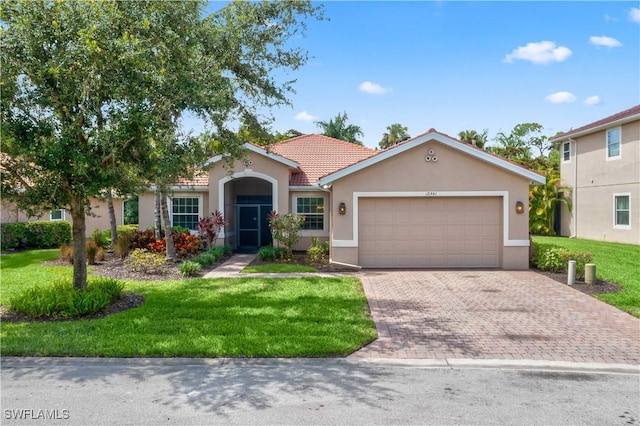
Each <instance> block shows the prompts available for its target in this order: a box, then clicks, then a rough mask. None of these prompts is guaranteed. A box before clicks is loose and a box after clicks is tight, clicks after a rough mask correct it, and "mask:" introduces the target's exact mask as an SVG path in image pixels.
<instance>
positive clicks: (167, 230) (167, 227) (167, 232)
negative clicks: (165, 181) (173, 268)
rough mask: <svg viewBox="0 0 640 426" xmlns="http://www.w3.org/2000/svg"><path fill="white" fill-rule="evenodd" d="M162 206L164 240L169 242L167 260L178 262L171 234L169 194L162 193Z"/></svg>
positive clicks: (163, 191)
mask: <svg viewBox="0 0 640 426" xmlns="http://www.w3.org/2000/svg"><path fill="white" fill-rule="evenodd" d="M160 206H161V210H162V223H163V226H164V238H165V240H166V241H167V260H170V261H172V262H175V261H176V248H175V246H174V245H173V234H172V232H171V220H170V219H169V207H168V206H167V192H166V191H165V190H162V191H160Z"/></svg>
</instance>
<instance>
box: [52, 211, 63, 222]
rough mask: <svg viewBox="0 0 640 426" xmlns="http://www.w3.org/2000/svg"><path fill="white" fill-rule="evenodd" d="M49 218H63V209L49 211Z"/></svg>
mask: <svg viewBox="0 0 640 426" xmlns="http://www.w3.org/2000/svg"><path fill="white" fill-rule="evenodd" d="M49 219H51V220H63V219H64V210H62V209H60V210H51V212H50V213H49Z"/></svg>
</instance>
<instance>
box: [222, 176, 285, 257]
mask: <svg viewBox="0 0 640 426" xmlns="http://www.w3.org/2000/svg"><path fill="white" fill-rule="evenodd" d="M273 187H274V183H272V182H269V181H268V180H265V179H263V178H261V177H255V176H243V177H234V178H233V179H230V180H228V181H227V182H225V183H223V194H224V195H223V196H224V214H225V218H226V220H227V221H228V222H229V224H228V225H227V227H226V229H227V233H226V238H225V239H226V243H227V244H230V245H231V246H232V247H233V248H234V249H235V250H236V251H241V252H256V251H257V250H258V249H259V248H260V247H262V246H266V245H269V244H271V242H272V241H271V232H270V231H269V222H268V220H267V216H268V215H269V212H271V210H273V209H274V203H273V200H274V190H273Z"/></svg>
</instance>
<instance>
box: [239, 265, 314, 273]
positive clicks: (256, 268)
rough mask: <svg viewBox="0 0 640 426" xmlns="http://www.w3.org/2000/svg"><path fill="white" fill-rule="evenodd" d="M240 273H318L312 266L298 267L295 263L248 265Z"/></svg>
mask: <svg viewBox="0 0 640 426" xmlns="http://www.w3.org/2000/svg"><path fill="white" fill-rule="evenodd" d="M242 272H248V273H252V274H255V273H262V274H267V273H291V272H318V270H317V269H316V268H314V267H312V266H306V265H298V264H295V263H263V264H262V265H249V266H247V267H245V268H244V269H243V270H242Z"/></svg>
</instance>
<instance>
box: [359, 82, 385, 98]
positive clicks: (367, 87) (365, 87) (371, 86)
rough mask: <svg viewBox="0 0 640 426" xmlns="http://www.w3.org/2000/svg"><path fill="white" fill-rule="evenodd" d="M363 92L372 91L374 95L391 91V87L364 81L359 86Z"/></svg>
mask: <svg viewBox="0 0 640 426" xmlns="http://www.w3.org/2000/svg"><path fill="white" fill-rule="evenodd" d="M358 89H360V91H361V92H364V93H370V94H372V95H382V94H385V93H387V92H391V89H388V88H385V87H382V86H380V85H379V84H378V83H372V82H370V81H363V82H362V83H360V86H358Z"/></svg>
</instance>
